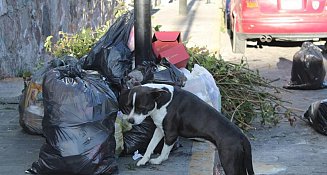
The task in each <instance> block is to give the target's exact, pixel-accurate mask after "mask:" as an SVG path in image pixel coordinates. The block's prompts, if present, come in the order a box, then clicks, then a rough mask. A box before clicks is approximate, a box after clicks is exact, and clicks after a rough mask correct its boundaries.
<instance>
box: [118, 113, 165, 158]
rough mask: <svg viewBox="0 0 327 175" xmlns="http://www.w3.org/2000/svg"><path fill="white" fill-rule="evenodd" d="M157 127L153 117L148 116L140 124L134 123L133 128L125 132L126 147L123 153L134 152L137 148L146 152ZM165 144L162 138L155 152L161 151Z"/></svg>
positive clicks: (141, 151)
mask: <svg viewBox="0 0 327 175" xmlns="http://www.w3.org/2000/svg"><path fill="white" fill-rule="evenodd" d="M156 128H157V127H156V125H155V124H154V123H153V120H152V119H151V117H147V118H146V119H145V120H144V121H143V122H142V123H140V124H138V125H133V126H132V129H131V130H129V131H126V132H124V133H123V141H124V149H123V151H122V152H121V155H127V154H133V153H134V152H135V151H137V150H138V151H139V153H142V154H143V153H145V151H146V148H147V147H148V145H149V143H150V141H151V138H152V136H153V133H154V130H155V129H156ZM163 144H164V142H163V139H162V140H161V141H160V143H159V144H158V145H157V147H156V148H155V150H154V152H155V153H160V152H161V150H162V147H163Z"/></svg>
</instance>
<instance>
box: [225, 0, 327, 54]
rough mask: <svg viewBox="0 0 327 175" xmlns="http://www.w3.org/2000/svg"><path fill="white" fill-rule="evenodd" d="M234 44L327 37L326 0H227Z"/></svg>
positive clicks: (236, 49) (242, 48) (239, 50)
mask: <svg viewBox="0 0 327 175" xmlns="http://www.w3.org/2000/svg"><path fill="white" fill-rule="evenodd" d="M224 1H225V5H226V6H227V8H226V10H225V12H226V14H227V15H228V17H227V20H229V22H228V23H227V24H228V28H230V30H231V36H232V44H233V45H232V48H233V52H235V53H244V52H245V48H246V41H247V40H259V41H261V42H271V41H273V40H286V41H287V40H289V41H306V40H313V41H315V40H325V41H326V40H327V0H224Z"/></svg>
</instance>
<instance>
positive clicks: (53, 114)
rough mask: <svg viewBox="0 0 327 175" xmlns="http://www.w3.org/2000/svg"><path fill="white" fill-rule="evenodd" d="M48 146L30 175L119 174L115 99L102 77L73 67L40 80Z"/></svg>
mask: <svg viewBox="0 0 327 175" xmlns="http://www.w3.org/2000/svg"><path fill="white" fill-rule="evenodd" d="M43 98H44V100H43V101H44V119H43V122H42V126H43V133H44V136H45V138H46V142H45V143H44V144H43V146H42V147H41V149H40V154H39V160H38V161H37V162H34V163H33V164H32V168H31V169H30V170H29V172H31V171H32V172H34V173H38V174H110V173H112V172H115V171H116V170H117V164H116V160H115V144H116V143H115V138H114V132H115V131H114V129H115V128H114V123H115V119H116V115H117V111H118V102H117V98H116V95H115V94H114V92H113V91H112V90H111V88H110V86H109V85H108V83H107V82H106V81H104V80H103V77H102V76H100V75H99V74H96V73H89V72H83V71H81V70H80V69H77V68H76V67H73V66H65V67H59V68H56V69H53V70H51V71H49V72H48V73H47V74H46V75H45V78H44V82H43Z"/></svg>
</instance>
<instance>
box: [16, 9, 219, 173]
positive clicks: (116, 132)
mask: <svg viewBox="0 0 327 175" xmlns="http://www.w3.org/2000/svg"><path fill="white" fill-rule="evenodd" d="M133 24H134V14H133V13H132V12H128V13H126V14H124V15H122V16H121V17H119V18H118V19H117V21H116V22H115V23H114V24H113V25H112V26H111V27H110V28H109V29H108V32H107V33H106V34H105V35H104V36H103V37H102V38H101V39H100V40H99V41H98V42H97V43H96V44H95V45H94V47H93V48H92V49H91V51H90V52H89V53H88V54H87V55H85V56H84V57H82V58H80V59H79V60H78V59H76V58H73V57H70V56H66V57H63V58H59V59H58V58H56V59H53V60H51V61H49V62H48V63H46V64H45V65H44V66H43V68H41V69H40V70H38V71H37V72H35V73H34V74H33V76H32V79H31V81H30V82H29V83H27V86H26V87H25V89H24V92H23V98H22V99H21V102H20V105H19V112H20V125H21V127H22V128H23V130H24V131H26V132H27V133H30V134H41V135H43V136H44V137H45V139H46V142H45V143H44V144H43V146H42V147H41V149H40V153H39V159H38V160H37V161H36V162H34V163H33V164H32V167H31V168H30V169H29V170H27V172H28V173H34V174H111V173H114V172H116V171H117V167H118V166H117V163H116V159H115V157H117V156H120V155H126V154H133V153H134V152H135V151H139V152H140V153H143V152H145V150H146V148H147V145H148V144H149V142H150V140H151V138H152V135H153V133H154V130H155V128H156V126H155V124H154V122H153V121H152V119H151V118H150V117H148V118H147V119H146V120H145V121H144V122H143V123H141V124H139V125H133V126H132V125H131V124H129V123H127V122H126V121H124V119H123V117H122V114H120V112H119V105H118V102H117V99H118V97H119V95H120V92H121V91H122V90H123V89H124V88H132V87H133V86H135V85H140V84H145V83H164V84H170V85H174V86H180V87H182V86H184V85H185V83H187V81H188V80H187V78H186V76H185V75H184V73H183V72H182V71H181V70H180V69H178V68H177V67H176V66H175V65H173V64H171V63H170V62H169V61H168V60H166V59H165V58H162V59H161V61H160V62H158V60H155V58H153V61H147V62H142V64H141V65H137V66H136V68H134V67H135V66H134V65H133V64H134V62H135V61H134V59H135V58H134V53H133V52H134V49H133V48H134V47H133V46H131V40H132V39H131V38H130V37H131V36H132V35H131V33H133ZM206 74H208V73H207V72H206ZM204 79H205V78H204ZM203 81H206V80H203ZM210 81H211V80H208V82H207V84H208V83H209V84H210V83H211V84H212V82H210ZM214 90H215V95H216V96H214V97H217V98H216V101H215V99H210V100H211V102H210V103H211V104H212V105H214V106H215V107H216V109H217V110H220V107H219V105H220V101H219V99H220V98H218V96H217V95H220V94H219V92H218V93H217V90H218V91H219V89H217V88H216V89H214ZM209 91H211V90H209ZM207 94H212V92H210V93H207ZM218 104H219V105H218ZM162 146H163V140H162V141H161V143H160V144H159V145H158V147H157V148H156V150H155V152H160V151H161V149H162ZM175 148H176V147H175Z"/></svg>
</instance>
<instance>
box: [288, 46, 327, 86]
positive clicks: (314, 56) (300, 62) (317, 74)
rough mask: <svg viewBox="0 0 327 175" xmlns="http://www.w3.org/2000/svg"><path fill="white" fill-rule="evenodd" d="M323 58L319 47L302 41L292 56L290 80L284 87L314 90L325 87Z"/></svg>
mask: <svg viewBox="0 0 327 175" xmlns="http://www.w3.org/2000/svg"><path fill="white" fill-rule="evenodd" d="M324 59H325V58H324V56H323V55H322V53H321V50H320V48H319V47H317V46H316V45H314V44H313V43H311V42H304V43H303V44H302V47H301V49H300V50H299V51H298V52H296V53H295V54H294V56H293V65H292V72H291V82H289V84H288V85H287V86H284V88H287V89H302V90H309V89H311V90H314V89H321V88H324V87H326V86H325V85H324V78H325V75H326V70H325V68H324V63H323V62H324ZM325 61H326V60H325Z"/></svg>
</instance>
